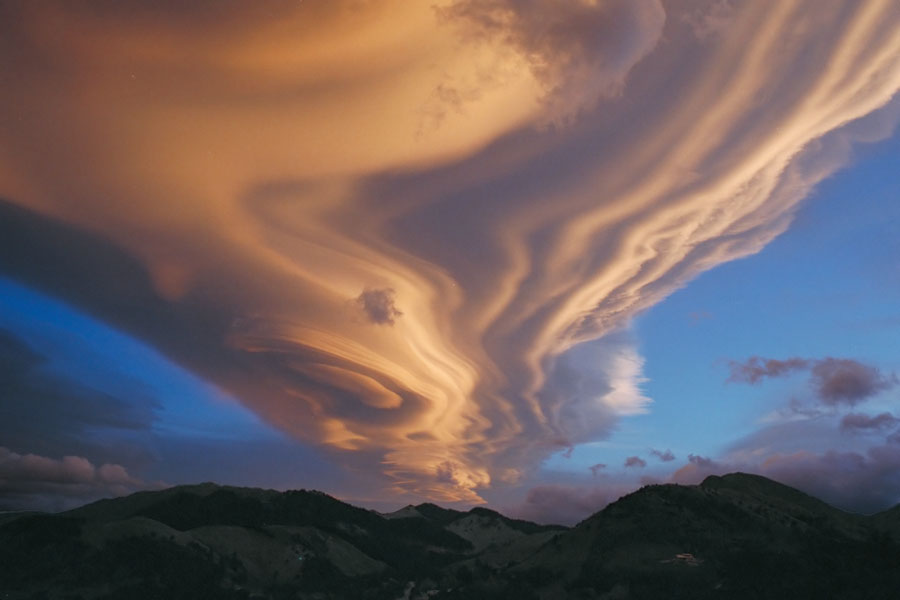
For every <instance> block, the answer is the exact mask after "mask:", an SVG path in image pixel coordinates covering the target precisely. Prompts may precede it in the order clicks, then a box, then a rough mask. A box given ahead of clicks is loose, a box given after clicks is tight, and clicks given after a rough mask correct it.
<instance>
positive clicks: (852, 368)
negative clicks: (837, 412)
mask: <svg viewBox="0 0 900 600" xmlns="http://www.w3.org/2000/svg"><path fill="white" fill-rule="evenodd" d="M812 381H813V385H814V386H815V388H816V391H817V392H818V395H819V398H821V399H822V401H823V402H824V403H825V404H828V405H835V404H849V405H851V406H852V405H854V404H857V403H859V402H862V401H863V400H865V399H866V398H869V397H871V396H874V395H875V394H877V393H878V392H881V391H884V390H887V389H890V388H891V387H893V386H894V385H896V384H897V377H896V376H893V377H890V378H888V377H884V376H883V375H882V374H881V372H880V371H879V370H878V369H876V368H875V367H870V366H868V365H864V364H862V363H860V362H857V361H855V360H850V359H846V358H826V359H823V360H820V361H817V362H816V363H815V365H814V366H813V368H812Z"/></svg>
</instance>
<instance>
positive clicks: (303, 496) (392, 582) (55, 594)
mask: <svg viewBox="0 0 900 600" xmlns="http://www.w3.org/2000/svg"><path fill="white" fill-rule="evenodd" d="M898 525H900V507H897V508H894V509H891V510H889V511H885V512H884V513H881V514H879V515H874V516H862V515H854V514H850V513H846V512H843V511H840V510H838V509H836V508H834V507H832V506H829V505H828V504H826V503H824V502H821V501H820V500H817V499H815V498H813V497H811V496H808V495H806V494H803V493H802V492H799V491H798V490H795V489H793V488H790V487H788V486H784V485H781V484H778V483H776V482H774V481H771V480H769V479H765V478H763V477H758V476H754V475H747V474H741V473H735V474H731V475H725V476H723V477H709V478H707V479H706V480H705V481H704V482H703V483H701V484H700V485H698V486H681V485H653V486H647V487H644V488H642V489H641V490H639V491H637V492H635V493H633V494H630V495H628V496H625V497H623V498H621V499H619V500H618V501H616V502H614V503H613V504H610V505H609V506H607V507H606V508H604V509H603V510H602V511H600V512H598V513H596V514H594V515H592V516H591V517H589V518H588V519H585V520H584V521H582V522H581V523H579V524H578V525H577V526H576V527H573V528H571V529H566V528H563V527H558V526H543V525H537V524H535V523H530V522H527V521H520V520H515V519H510V518H507V517H505V516H503V515H501V514H500V513H497V512H495V511H492V510H488V509H485V508H474V509H472V510H470V511H466V512H463V511H456V510H450V509H446V508H441V507H439V506H436V505H434V504H420V505H418V506H407V507H405V508H403V509H400V510H399V511H396V512H394V513H389V514H380V513H376V512H374V511H370V510H365V509H361V508H358V507H354V506H352V505H349V504H346V503H344V502H341V501H339V500H336V499H335V498H332V497H330V496H328V495H326V494H323V493H321V492H315V491H305V490H299V491H289V492H277V491H274V490H259V489H252V488H237V487H226V486H218V485H215V484H211V483H206V484H200V485H195V486H179V487H175V488H170V489H167V490H163V491H157V492H139V493H137V494H133V495H131V496H128V497H124V498H117V499H112V500H101V501H99V502H96V503H94V504H90V505H88V506H84V507H82V508H79V509H75V510H72V511H69V512H66V513H60V514H39V513H21V514H18V515H6V516H5V518H4V520H2V521H0V598H4V599H7V598H8V599H25V598H30V599H38V598H46V599H57V598H58V599H70V600H75V599H79V598H80V599H84V600H87V599H94V598H98V599H99V598H103V599H118V598H123V599H124V598H129V599H134V598H137V599H142V598H147V599H149V598H154V599H155V598H175V599H177V598H185V599H187V598H191V599H194V598H222V599H225V600H228V599H250V598H259V599H262V598H272V599H277V600H280V599H282V598H284V599H287V598H292V599H310V600H311V599H325V598H338V599H342V598H347V599H357V598H359V599H368V598H371V599H381V598H384V599H391V600H393V599H404V600H413V599H419V598H421V599H425V598H434V599H437V600H448V599H458V598H466V599H470V598H484V599H489V598H498V599H499V598H515V599H525V600H529V599H535V598H541V599H544V600H552V599H563V598H575V599H582V598H584V599H587V598H596V599H600V598H603V599H607V600H613V599H627V598H635V599H643V598H654V599H655V598H729V599H730V598H754V599H755V598H792V599H799V598H849V599H854V598H889V597H893V596H894V594H895V593H896V590H897V589H900V588H898V586H900V544H898V541H897V538H896V537H895V536H897V532H898Z"/></svg>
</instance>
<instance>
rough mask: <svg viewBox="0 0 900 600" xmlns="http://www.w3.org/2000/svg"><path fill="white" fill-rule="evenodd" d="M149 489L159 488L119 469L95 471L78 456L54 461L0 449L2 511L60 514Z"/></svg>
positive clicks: (103, 467) (112, 466) (106, 466)
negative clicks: (28, 510)
mask: <svg viewBox="0 0 900 600" xmlns="http://www.w3.org/2000/svg"><path fill="white" fill-rule="evenodd" d="M148 487H160V486H159V485H158V484H154V485H149V484H147V483H145V482H144V481H142V480H140V479H138V478H136V477H133V476H131V475H130V474H129V473H128V471H127V470H126V469H125V467H123V466H122V465H117V464H104V465H101V466H99V467H97V466H95V465H94V464H92V463H91V462H90V461H89V460H88V459H86V458H84V457H81V456H64V457H63V458H61V459H54V458H48V457H46V456H38V455H36V454H18V453H16V452H13V451H11V450H9V449H8V448H5V447H2V446H0V508H2V509H14V510H16V509H39V510H62V509H65V508H71V507H73V506H76V505H79V504H84V503H86V502H89V501H91V500H96V499H99V498H103V497H109V496H122V495H125V494H128V493H131V492H134V491H137V490H139V489H145V488H148Z"/></svg>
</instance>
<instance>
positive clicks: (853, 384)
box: [728, 356, 898, 406]
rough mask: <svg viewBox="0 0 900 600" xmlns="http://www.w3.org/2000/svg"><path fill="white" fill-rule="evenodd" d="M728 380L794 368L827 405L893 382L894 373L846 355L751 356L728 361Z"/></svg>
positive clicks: (849, 401)
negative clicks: (806, 375) (804, 373)
mask: <svg viewBox="0 0 900 600" xmlns="http://www.w3.org/2000/svg"><path fill="white" fill-rule="evenodd" d="M729 367H730V369H731V374H730V375H729V377H728V381H732V382H738V383H750V384H755V383H759V382H760V381H762V380H763V379H766V378H774V377H782V376H784V375H789V374H791V373H796V372H798V371H808V372H809V373H810V385H811V386H812V388H813V390H814V391H815V394H816V397H817V399H818V400H819V401H820V402H822V404H825V405H827V406H837V405H841V404H845V405H848V406H853V405H855V404H858V403H860V402H862V401H864V400H866V399H868V398H870V397H872V396H874V395H875V394H877V393H879V392H882V391H884V390H887V389H890V388H892V387H893V386H895V385H897V382H898V380H897V376H896V375H895V374H891V375H890V376H886V375H884V374H882V373H881V371H880V370H879V369H878V368H876V367H873V366H870V365H866V364H863V363H861V362H859V361H857V360H853V359H850V358H832V357H826V358H823V359H818V360H813V359H807V358H799V357H793V358H788V359H785V360H778V359H772V358H768V359H766V358H761V357H759V356H752V357H750V358H749V359H747V360H746V361H744V362H742V363H740V362H735V361H732V362H731V363H730V364H729Z"/></svg>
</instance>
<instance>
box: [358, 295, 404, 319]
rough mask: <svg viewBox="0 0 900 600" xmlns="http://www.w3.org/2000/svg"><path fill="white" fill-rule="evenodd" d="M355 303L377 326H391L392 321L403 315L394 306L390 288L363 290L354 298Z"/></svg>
mask: <svg viewBox="0 0 900 600" xmlns="http://www.w3.org/2000/svg"><path fill="white" fill-rule="evenodd" d="M356 303H357V304H358V305H359V307H360V308H362V310H363V311H364V312H365V313H366V316H367V317H368V318H369V320H370V321H371V322H373V323H375V324H377V325H393V324H394V319H396V318H397V317H400V316H402V315H403V313H402V312H400V311H399V310H397V307H396V306H395V305H394V290H392V289H391V288H385V289H382V290H378V289H365V290H363V292H362V293H361V294H360V295H359V296H357V297H356Z"/></svg>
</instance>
